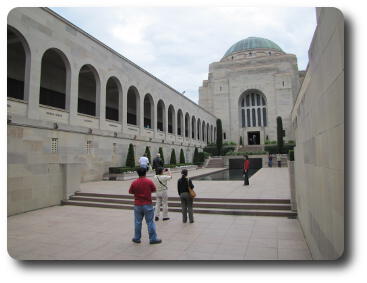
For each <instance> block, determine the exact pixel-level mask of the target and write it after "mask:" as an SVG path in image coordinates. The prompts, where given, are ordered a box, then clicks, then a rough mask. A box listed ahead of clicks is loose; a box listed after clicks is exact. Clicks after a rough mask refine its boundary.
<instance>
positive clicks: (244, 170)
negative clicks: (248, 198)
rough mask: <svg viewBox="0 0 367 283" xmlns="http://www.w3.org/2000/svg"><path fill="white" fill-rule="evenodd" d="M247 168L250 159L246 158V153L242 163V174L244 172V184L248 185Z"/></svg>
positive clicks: (248, 167)
mask: <svg viewBox="0 0 367 283" xmlns="http://www.w3.org/2000/svg"><path fill="white" fill-rule="evenodd" d="M248 169H250V160H249V159H248V155H245V162H244V164H243V174H244V179H245V183H244V185H245V186H248V185H249V181H248Z"/></svg>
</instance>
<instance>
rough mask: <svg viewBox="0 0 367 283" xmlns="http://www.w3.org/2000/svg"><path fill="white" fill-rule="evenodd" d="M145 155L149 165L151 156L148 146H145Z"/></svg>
mask: <svg viewBox="0 0 367 283" xmlns="http://www.w3.org/2000/svg"><path fill="white" fill-rule="evenodd" d="M145 154H146V155H147V158H148V159H149V164H151V159H152V156H151V154H150V149H149V146H147V147H146V148H145Z"/></svg>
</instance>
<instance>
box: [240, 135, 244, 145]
mask: <svg viewBox="0 0 367 283" xmlns="http://www.w3.org/2000/svg"><path fill="white" fill-rule="evenodd" d="M240 145H243V141H242V136H240Z"/></svg>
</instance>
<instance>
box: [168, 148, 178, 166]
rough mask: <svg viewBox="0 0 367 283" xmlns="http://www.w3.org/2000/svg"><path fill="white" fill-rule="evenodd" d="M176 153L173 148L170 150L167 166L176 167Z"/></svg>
mask: <svg viewBox="0 0 367 283" xmlns="http://www.w3.org/2000/svg"><path fill="white" fill-rule="evenodd" d="M176 163H177V162H176V151H175V149H174V148H172V151H171V159H170V161H169V164H173V165H176Z"/></svg>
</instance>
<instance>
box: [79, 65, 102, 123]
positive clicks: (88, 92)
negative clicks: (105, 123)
mask: <svg viewBox="0 0 367 283" xmlns="http://www.w3.org/2000/svg"><path fill="white" fill-rule="evenodd" d="M100 86H101V84H100V79H99V75H98V72H97V70H96V69H95V68H94V67H93V66H92V65H90V64H85V65H83V66H82V67H81V68H80V71H79V80H78V113H81V114H86V115H91V116H98V115H99V107H98V106H99V96H100Z"/></svg>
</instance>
